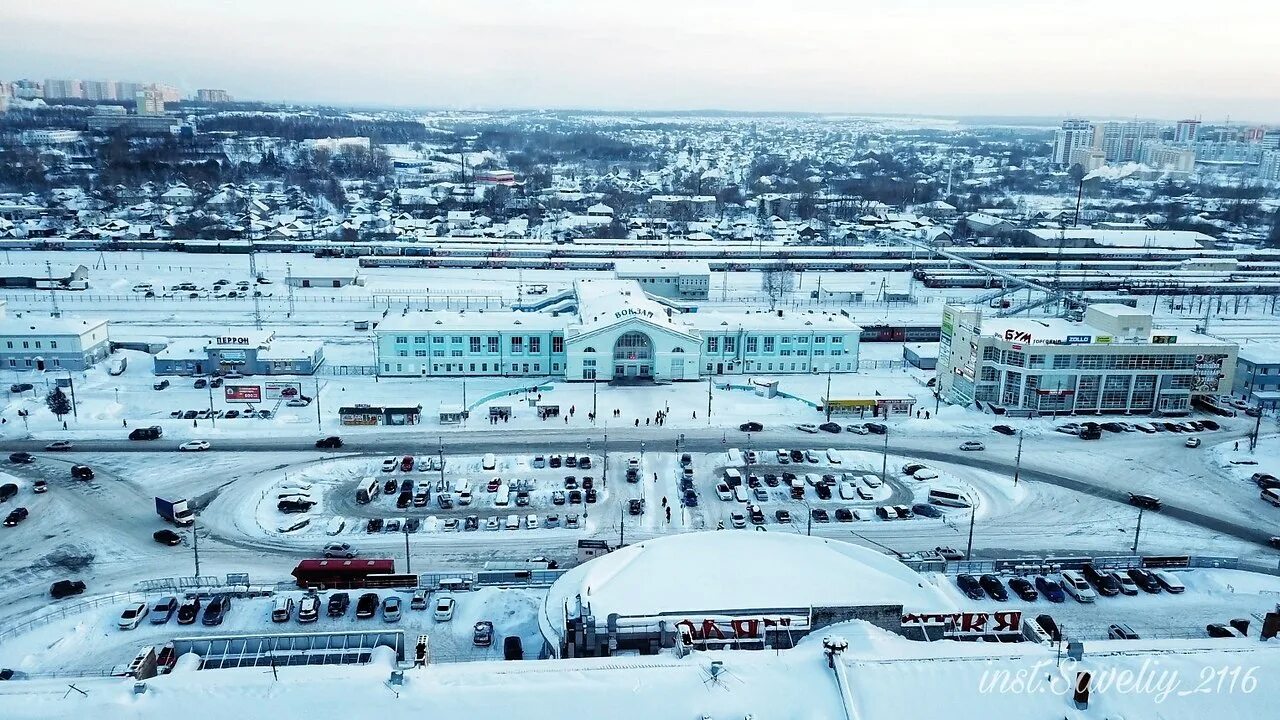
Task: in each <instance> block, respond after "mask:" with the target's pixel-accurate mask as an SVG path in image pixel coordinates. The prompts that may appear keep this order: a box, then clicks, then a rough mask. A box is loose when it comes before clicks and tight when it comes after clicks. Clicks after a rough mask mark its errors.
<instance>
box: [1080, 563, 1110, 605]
mask: <svg viewBox="0 0 1280 720" xmlns="http://www.w3.org/2000/svg"><path fill="white" fill-rule="evenodd" d="M1080 574H1081V575H1083V576H1084V579H1085V580H1088V581H1089V584H1090V585H1092V586H1094V587H1095V588H1097V590H1098V594H1099V595H1102V596H1103V597H1113V596H1115V595H1119V594H1120V583H1118V582H1117V581H1116V580H1115V579H1114V578H1112V577H1111V576H1110V574H1109V573H1104V572H1102V571H1101V570H1099V569H1098V568H1097V567H1095V566H1094V564H1093V563H1085V565H1084V567H1083V568H1081V569H1080Z"/></svg>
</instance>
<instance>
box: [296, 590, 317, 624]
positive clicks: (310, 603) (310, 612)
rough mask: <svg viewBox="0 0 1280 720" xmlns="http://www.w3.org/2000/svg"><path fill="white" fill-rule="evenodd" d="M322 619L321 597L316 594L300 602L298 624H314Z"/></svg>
mask: <svg viewBox="0 0 1280 720" xmlns="http://www.w3.org/2000/svg"><path fill="white" fill-rule="evenodd" d="M319 619H320V597H319V596H318V595H316V594H314V593H309V594H307V595H305V596H303V598H302V600H300V601H298V622H300V623H313V622H315V621H317V620H319Z"/></svg>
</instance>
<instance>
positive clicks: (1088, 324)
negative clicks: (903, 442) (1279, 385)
mask: <svg viewBox="0 0 1280 720" xmlns="http://www.w3.org/2000/svg"><path fill="white" fill-rule="evenodd" d="M1236 354H1237V347H1236V345H1235V344H1234V343H1230V342H1225V341H1223V340H1219V339H1217V338H1213V337H1209V336H1207V335H1201V334H1198V333H1194V332H1189V331H1183V330H1176V331H1175V330H1160V329H1157V328H1154V327H1153V326H1152V318H1151V315H1149V314H1147V313H1143V312H1139V311H1137V310H1134V309H1133V308H1130V307H1127V306H1125V305H1106V304H1100V305H1090V306H1089V308H1088V309H1087V310H1086V311H1085V316H1084V320H1083V321H1082V322H1070V321H1067V320H1062V319H1058V318H1012V317H1008V318H999V317H997V318H986V319H984V318H983V317H982V312H981V311H980V310H976V309H970V308H966V307H962V306H956V305H948V306H947V307H946V308H945V309H944V311H943V317H942V339H941V342H940V343H939V346H938V361H937V372H938V391H939V393H941V396H942V399H943V400H946V401H947V402H949V403H952V404H955V405H970V404H976V405H978V406H980V407H982V408H984V409H990V410H992V411H995V412H1005V413H1008V414H1010V415H1023V416H1025V415H1043V414H1071V413H1085V414H1097V413H1117V414H1138V415H1186V414H1187V413H1188V412H1190V410H1191V400H1192V398H1193V397H1195V396H1199V395H1217V394H1219V393H1223V392H1228V391H1229V390H1230V388H1231V382H1232V376H1233V374H1234V372H1235V368H1236Z"/></svg>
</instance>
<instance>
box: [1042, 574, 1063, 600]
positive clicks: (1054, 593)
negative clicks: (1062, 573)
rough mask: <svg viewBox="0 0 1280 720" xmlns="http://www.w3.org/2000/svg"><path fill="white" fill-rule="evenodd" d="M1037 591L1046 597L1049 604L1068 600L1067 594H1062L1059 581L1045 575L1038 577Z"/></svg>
mask: <svg viewBox="0 0 1280 720" xmlns="http://www.w3.org/2000/svg"><path fill="white" fill-rule="evenodd" d="M1036 590H1039V591H1040V594H1041V595H1043V596H1044V599H1045V600H1048V601H1049V602H1055V603H1060V602H1063V601H1064V600H1066V599H1067V597H1066V594H1065V593H1063V592H1062V585H1060V584H1058V581H1057V580H1050V579H1049V578H1047V577H1045V576H1043V575H1037V576H1036Z"/></svg>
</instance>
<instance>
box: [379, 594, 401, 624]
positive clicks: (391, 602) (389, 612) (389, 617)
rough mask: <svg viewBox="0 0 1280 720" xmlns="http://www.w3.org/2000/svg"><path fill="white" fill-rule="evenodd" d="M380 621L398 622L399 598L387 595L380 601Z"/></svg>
mask: <svg viewBox="0 0 1280 720" xmlns="http://www.w3.org/2000/svg"><path fill="white" fill-rule="evenodd" d="M382 621H383V622H400V598H399V597H398V596H396V595H388V596H386V597H385V598H383V599H382Z"/></svg>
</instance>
